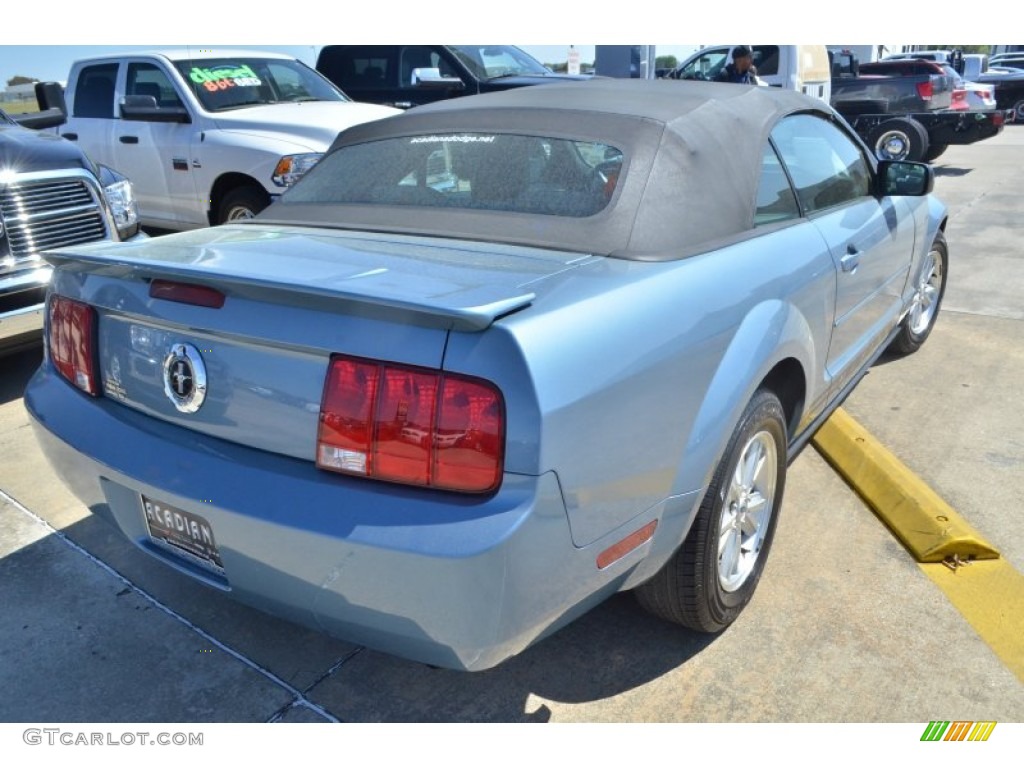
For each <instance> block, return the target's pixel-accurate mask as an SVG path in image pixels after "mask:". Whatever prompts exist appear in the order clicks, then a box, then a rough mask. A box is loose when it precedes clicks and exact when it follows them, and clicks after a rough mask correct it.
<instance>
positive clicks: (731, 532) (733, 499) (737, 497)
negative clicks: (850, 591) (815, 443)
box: [636, 390, 787, 633]
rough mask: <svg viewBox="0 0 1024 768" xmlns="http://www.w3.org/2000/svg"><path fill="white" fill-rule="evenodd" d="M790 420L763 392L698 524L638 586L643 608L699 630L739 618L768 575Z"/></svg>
mask: <svg viewBox="0 0 1024 768" xmlns="http://www.w3.org/2000/svg"><path fill="white" fill-rule="evenodd" d="M786 450H787V448H786V417H785V412H784V411H783V409H782V405H781V403H780V402H779V399H778V398H777V397H776V396H775V395H774V394H773V393H772V392H769V391H768V390H759V391H758V392H757V393H756V394H755V395H754V397H753V399H752V400H751V401H750V403H749V404H748V405H747V408H746V410H745V411H744V412H743V416H742V417H741V418H740V423H739V424H738V425H737V426H736V430H735V431H734V432H733V434H732V437H731V438H730V439H729V445H728V447H727V448H726V449H725V455H724V456H723V457H722V460H721V462H720V463H719V465H718V467H717V469H716V470H715V474H714V477H713V478H712V480H711V485H710V486H709V487H708V490H707V492H706V493H705V495H704V500H703V501H702V502H701V505H700V510H699V511H698V512H697V517H696V519H695V520H694V521H693V526H692V527H691V528H690V532H689V533H688V534H687V536H686V539H685V540H684V541H683V543H682V546H680V547H679V549H678V550H677V551H676V553H675V554H674V555H672V558H671V559H670V560H669V561H668V562H667V563H666V564H665V566H664V567H663V568H662V569H661V570H660V571H658V573H656V574H655V575H654V577H653V578H651V579H650V581H647V582H645V583H643V584H641V585H640V586H639V587H637V588H636V596H637V599H638V600H639V602H640V604H641V605H642V606H643V607H644V608H646V609H647V610H648V611H650V612H651V613H654V614H655V615H657V616H660V617H662V618H663V619H667V620H669V621H672V622H675V623H677V624H682V625H683V626H685V627H689V628H690V629H694V630H697V631H698V632H709V633H710V632H720V631H722V630H723V629H725V628H726V627H728V626H729V625H730V624H732V622H733V621H735V619H736V617H737V616H739V615H740V611H742V610H743V608H744V606H746V604H747V603H748V602H749V601H750V598H751V597H752V596H753V594H754V589H755V588H756V587H757V582H758V580H759V579H760V578H761V571H762V570H763V569H764V564H765V560H766V559H767V558H768V549H769V548H770V547H771V544H772V536H773V534H774V532H775V522H776V520H777V519H778V513H779V506H780V505H781V504H782V491H783V488H784V487H785V484H786V460H787V457H786Z"/></svg>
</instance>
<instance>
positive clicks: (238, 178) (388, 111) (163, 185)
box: [60, 49, 401, 230]
mask: <svg viewBox="0 0 1024 768" xmlns="http://www.w3.org/2000/svg"><path fill="white" fill-rule="evenodd" d="M66 100H67V105H68V111H69V116H68V120H67V123H66V124H65V125H64V126H63V127H62V128H61V129H60V135H61V136H63V137H64V138H65V139H69V140H71V141H74V142H77V143H78V146H80V147H81V148H82V149H83V150H84V151H85V152H86V153H87V154H88V155H89V156H90V157H92V158H93V159H94V160H95V161H96V162H98V163H101V164H104V165H109V166H110V167H112V168H117V169H118V170H119V171H120V172H122V173H124V174H125V175H126V176H128V177H129V178H131V179H132V180H133V182H134V183H135V194H136V199H137V201H138V207H139V218H140V221H141V222H142V224H144V225H147V226H150V227H157V228H161V229H173V230H185V229H194V228H197V227H205V226H210V225H211V224H220V223H223V222H225V221H230V220H233V219H239V218H247V217H251V216H253V215H255V214H256V213H258V212H259V211H261V210H262V209H263V208H265V207H266V206H268V205H269V204H270V203H271V202H272V201H273V200H274V198H275V197H276V196H278V195H280V194H281V193H282V192H284V190H285V189H286V188H287V187H288V186H289V185H291V184H292V183H293V182H294V181H295V180H296V179H298V178H299V177H300V176H301V175H302V174H303V173H305V172H306V171H307V170H308V169H309V168H311V167H312V166H313V164H314V163H316V161H317V160H319V159H320V156H321V155H322V153H323V152H324V151H325V150H326V149H327V148H328V147H329V146H330V144H331V142H332V141H334V138H335V137H336V136H337V135H338V133H339V132H340V131H342V130H344V129H345V128H348V127H350V126H352V125H356V124H358V123H364V122H368V121H370V120H377V119H380V118H383V117H388V116H391V115H395V114H401V112H400V110H396V109H392V108H389V107H383V106H377V105H373V104H360V103H356V102H353V101H351V100H350V99H348V97H346V96H345V95H344V94H343V93H342V92H341V91H339V90H338V89H337V88H336V87H335V86H334V85H332V84H331V83H330V82H328V81H327V80H325V79H324V78H323V77H322V76H321V75H319V74H318V73H317V72H315V71H314V70H312V69H310V68H309V67H307V66H306V65H305V64H303V63H302V62H300V61H298V60H297V59H294V58H292V57H290V56H285V55H280V54H274V53H265V52H256V51H234V50H202V51H199V50H195V49H180V50H168V51H155V52H152V53H133V54H122V55H109V56H101V57H96V58H90V59H83V60H80V61H76V62H75V63H74V64H73V65H72V67H71V72H70V75H69V77H68V86H67V92H66Z"/></svg>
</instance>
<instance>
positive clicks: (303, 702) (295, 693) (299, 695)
mask: <svg viewBox="0 0 1024 768" xmlns="http://www.w3.org/2000/svg"><path fill="white" fill-rule="evenodd" d="M0 499H2V500H3V501H5V502H7V503H8V504H10V505H11V506H12V507H14V508H15V509H17V510H19V511H20V512H22V513H24V514H25V515H27V516H28V517H31V518H32V519H33V520H34V521H35V522H36V523H38V524H39V525H40V526H42V527H43V528H44V529H46V531H47V533H48V534H50V535H52V536H55V537H57V538H58V539H59V540H60V541H62V542H63V543H64V544H66V545H67V546H68V547H70V548H71V549H73V550H75V551H76V552H78V553H79V554H80V555H83V556H84V557H85V558H87V559H88V560H89V561H91V562H92V563H93V564H94V565H97V566H99V567H100V568H101V569H102V570H104V571H106V572H107V573H109V574H110V575H111V576H113V577H114V578H116V579H118V580H119V581H121V582H123V583H124V585H125V586H126V587H128V588H129V589H131V590H132V591H133V592H135V593H136V594H138V595H139V596H140V597H141V598H143V599H144V600H146V601H147V602H149V603H150V604H151V605H153V606H154V607H155V608H158V609H160V610H161V611H163V612H164V613H166V614H167V615H169V616H170V617H172V618H174V619H177V620H178V621H179V622H181V623H182V624H184V625H185V626H186V627H188V628H189V629H191V630H192V631H193V632H195V633H196V634H198V635H200V636H201V637H203V638H204V639H205V640H207V641H209V642H210V643H211V644H212V645H214V646H216V647H217V648H219V649H220V650H221V651H223V652H224V653H226V654H228V655H229V656H232V657H233V658H235V659H236V660H238V661H240V662H241V663H242V664H244V665H246V666H247V667H249V668H250V669H252V670H254V671H255V672H258V673H259V674H261V675H263V676H264V677H266V678H267V679H268V680H270V681H271V682H273V683H274V684H276V685H278V686H280V687H281V688H283V689H284V690H285V691H287V692H288V693H289V694H290V695H291V696H292V701H291V702H290V703H289V704H288V705H286V706H285V707H284V708H283V709H282V710H281V711H279V712H276V713H275V714H274V715H273V716H272V717H271V720H277V719H280V718H281V717H283V715H284V714H285V713H286V712H287V711H288V710H290V709H294V708H296V707H302V708H305V709H308V710H311V711H312V712H315V713H316V714H318V715H320V716H321V717H323V718H324V719H326V720H328V721H330V722H333V723H337V722H338V719H337V718H336V717H334V715H332V714H331V713H330V712H328V711H327V710H325V709H323V708H322V707H320V706H318V705H317V704H315V703H313V702H311V701H310V700H309V699H307V698H306V696H305V694H304V693H303V692H302V691H300V690H299V689H297V688H296V687H295V686H293V685H291V684H289V683H288V682H287V681H285V680H282V679H281V678H280V677H278V676H277V675H275V674H274V673H273V672H271V671H270V670H268V669H265V668H264V667H262V666H260V665H259V664H257V663H256V662H255V661H253V660H252V659H250V658H249V657H247V656H245V655H244V654H241V653H239V652H238V651H236V650H235V649H234V648H231V647H230V646H228V645H225V644H224V643H223V642H221V641H220V640H218V639H217V638H216V637H214V636H213V635H211V634H210V633H208V632H206V631H205V630H203V629H202V628H201V627H198V626H196V625H195V624H193V623H192V622H191V621H189V620H188V619H187V618H185V617H184V616H182V615H181V614H180V613H178V612H177V611H175V610H174V609H172V608H169V607H168V606H166V605H164V604H163V603H162V602H160V601H159V600H157V599H156V598H155V597H153V596H152V595H151V594H149V593H148V592H146V591H145V590H144V589H142V588H141V587H139V586H138V585H137V584H135V583H133V582H132V581H131V580H129V579H127V578H125V577H124V576H123V575H122V574H121V573H119V572H118V571H117V570H115V569H114V568H111V567H110V566H109V565H107V564H106V563H105V562H103V561H102V560H100V559H99V558H97V557H96V556H95V555H93V554H92V553H91V552H89V551H88V550H86V549H84V548H82V547H81V546H79V545H78V544H76V543H75V542H74V541H72V540H71V539H70V538H68V537H67V536H66V535H64V533H63V532H61V531H60V530H58V529H56V528H54V527H53V526H52V525H50V524H49V523H48V522H47V521H46V520H44V519H43V518H42V517H40V516H39V515H37V514H36V513H35V512H33V511H32V510H31V509H29V508H28V507H26V506H25V505H24V504H22V503H21V502H19V501H18V500H17V499H15V498H14V497H13V496H10V495H9V494H8V493H6V492H5V491H3V490H2V489H0ZM351 655H352V654H350V656H351ZM347 658H349V657H346V659H343V660H342V662H343V661H345V660H347ZM338 666H341V662H339V663H338V664H337V665H335V667H333V668H332V669H331V670H330V671H329V672H328V674H330V673H331V672H333V671H335V670H336V669H337V667H338ZM325 676H326V675H325ZM318 682H319V681H318Z"/></svg>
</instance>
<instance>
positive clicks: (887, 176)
mask: <svg viewBox="0 0 1024 768" xmlns="http://www.w3.org/2000/svg"><path fill="white" fill-rule="evenodd" d="M877 181H878V187H879V189H878V194H879V196H881V197H888V196H890V195H897V196H905V197H922V196H923V195H927V194H928V193H929V192H931V191H932V190H933V189H934V188H935V171H934V169H933V168H932V167H931V166H930V165H928V163H911V162H908V161H906V160H882V161H881V162H879V163H878V178H877Z"/></svg>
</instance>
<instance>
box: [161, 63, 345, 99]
mask: <svg viewBox="0 0 1024 768" xmlns="http://www.w3.org/2000/svg"><path fill="white" fill-rule="evenodd" d="M175 66H176V67H177V68H178V71H179V72H181V75H182V77H184V78H185V82H187V83H188V84H189V85H190V86H191V87H192V90H193V92H194V93H195V95H196V98H197V99H199V101H200V103H201V104H202V105H203V108H204V109H206V110H207V111H208V112H223V111H224V110H228V109H238V108H240V107H248V106H252V105H256V104H279V103H282V102H289V101H290V102H296V101H348V98H347V97H346V96H345V95H344V94H343V93H342V92H341V91H339V90H338V89H337V88H335V87H334V86H333V85H331V83H330V82H328V81H327V80H325V79H324V78H323V77H322V76H321V75H319V74H318V73H317V72H315V71H314V70H312V69H310V68H309V67H307V66H306V65H305V64H303V63H302V62H300V61H296V60H290V59H250V58H243V59H192V60H188V61H177V62H175Z"/></svg>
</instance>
